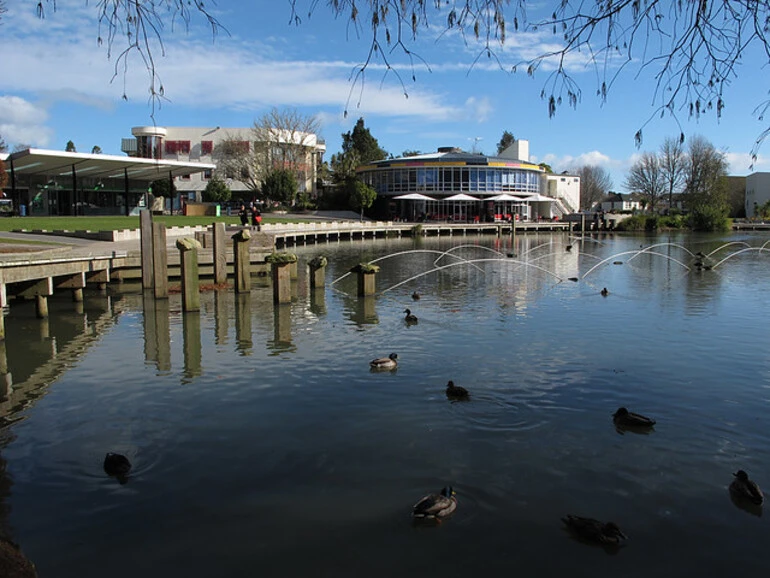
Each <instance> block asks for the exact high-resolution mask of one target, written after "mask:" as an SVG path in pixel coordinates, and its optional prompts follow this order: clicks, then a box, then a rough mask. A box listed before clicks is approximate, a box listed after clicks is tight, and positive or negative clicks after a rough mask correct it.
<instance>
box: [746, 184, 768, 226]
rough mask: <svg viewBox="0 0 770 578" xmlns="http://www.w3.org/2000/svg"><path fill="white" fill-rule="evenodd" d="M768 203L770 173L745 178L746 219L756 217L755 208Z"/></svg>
mask: <svg viewBox="0 0 770 578" xmlns="http://www.w3.org/2000/svg"><path fill="white" fill-rule="evenodd" d="M767 201H770V173H751V174H750V175H749V176H747V177H746V201H745V202H746V217H747V218H749V219H751V218H753V217H756V216H757V215H756V208H757V207H761V206H762V205H764V204H765V203H766V202H767Z"/></svg>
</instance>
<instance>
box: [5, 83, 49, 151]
mask: <svg viewBox="0 0 770 578" xmlns="http://www.w3.org/2000/svg"><path fill="white" fill-rule="evenodd" d="M47 120H48V111H47V110H46V109H45V108H42V107H40V106H38V105H35V104H33V103H31V102H29V101H27V100H24V99H23V98H20V97H18V96H12V95H0V135H2V136H3V139H4V140H5V141H6V143H7V144H8V145H9V147H10V148H13V146H14V145H17V144H30V145H33V146H38V147H44V146H48V144H49V143H50V142H51V139H52V131H51V130H50V129H49V128H48V127H46V125H45V123H46V121H47Z"/></svg>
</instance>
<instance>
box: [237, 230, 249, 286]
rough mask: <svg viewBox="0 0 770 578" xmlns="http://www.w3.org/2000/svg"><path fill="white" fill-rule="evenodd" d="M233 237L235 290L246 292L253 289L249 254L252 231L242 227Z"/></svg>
mask: <svg viewBox="0 0 770 578" xmlns="http://www.w3.org/2000/svg"><path fill="white" fill-rule="evenodd" d="M232 238H233V261H234V267H235V292H236V293H246V292H248V291H251V259H250V255H249V244H250V243H251V233H249V230H248V229H241V230H240V231H238V232H237V233H236V234H235V235H233V237H232Z"/></svg>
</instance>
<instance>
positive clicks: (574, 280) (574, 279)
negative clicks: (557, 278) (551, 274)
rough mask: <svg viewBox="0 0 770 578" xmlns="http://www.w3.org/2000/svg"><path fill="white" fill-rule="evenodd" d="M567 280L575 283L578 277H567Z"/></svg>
mask: <svg viewBox="0 0 770 578" xmlns="http://www.w3.org/2000/svg"><path fill="white" fill-rule="evenodd" d="M567 281H572V282H573V283H577V282H578V278H577V277H567Z"/></svg>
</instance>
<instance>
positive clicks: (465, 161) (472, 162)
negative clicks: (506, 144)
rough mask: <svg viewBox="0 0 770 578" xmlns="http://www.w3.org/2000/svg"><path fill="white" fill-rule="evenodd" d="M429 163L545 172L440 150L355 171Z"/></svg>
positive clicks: (511, 162)
mask: <svg viewBox="0 0 770 578" xmlns="http://www.w3.org/2000/svg"><path fill="white" fill-rule="evenodd" d="M430 163H447V164H456V165H467V166H497V167H522V166H524V167H526V168H529V169H535V170H539V171H545V169H543V168H542V167H539V166H538V165H536V164H534V163H531V162H529V161H524V160H515V159H506V158H503V157H496V156H487V155H483V154H478V153H468V152H463V151H460V150H459V149H451V150H449V151H443V150H440V151H439V152H435V153H426V154H421V155H414V156H409V157H398V158H394V159H384V160H381V161H373V162H372V163H370V164H368V165H365V166H361V167H358V169H357V170H365V169H374V168H378V169H380V168H387V167H390V166H424V165H428V164H430Z"/></svg>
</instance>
